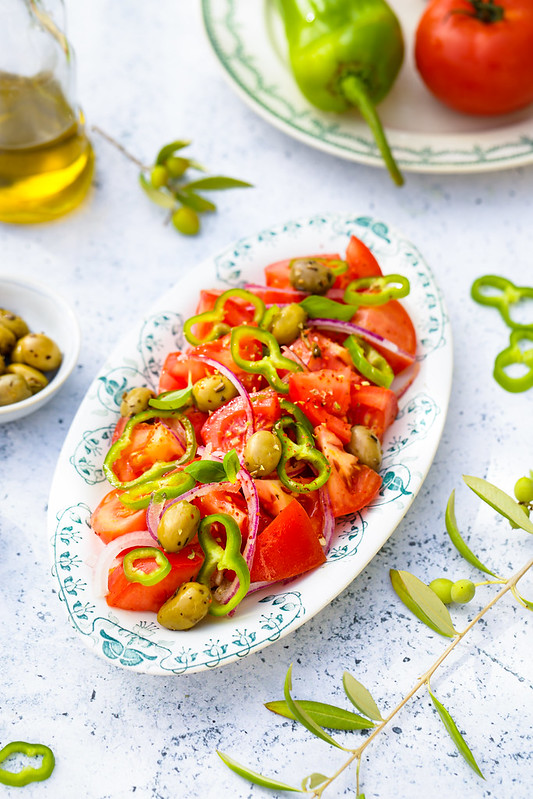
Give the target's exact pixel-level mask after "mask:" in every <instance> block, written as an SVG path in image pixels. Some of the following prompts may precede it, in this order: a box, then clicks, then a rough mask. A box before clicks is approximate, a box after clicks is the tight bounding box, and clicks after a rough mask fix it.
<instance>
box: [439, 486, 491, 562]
mask: <svg viewBox="0 0 533 799" xmlns="http://www.w3.org/2000/svg"><path fill="white" fill-rule="evenodd" d="M444 520H445V523H446V530H447V531H448V535H449V536H450V539H451V542H452V544H453V545H454V547H455V548H456V549H457V550H458V551H459V552H460V554H461V555H462V556H463V558H464V559H465V560H467V561H468V562H469V563H471V564H472V566H475V567H476V569H479V570H480V571H482V572H485V574H491V575H492V576H493V577H498V575H497V574H495V573H494V572H493V571H491V570H490V569H489V568H488V567H487V566H484V565H483V563H481V561H480V560H479V558H478V557H476V555H474V553H473V552H472V550H471V549H470V548H469V547H468V546H467V545H466V543H465V542H464V541H463V539H462V537H461V533H460V532H459V527H458V526H457V520H456V518H455V490H454V491H452V493H451V494H450V498H449V500H448V504H447V506H446V514H445V517H444Z"/></svg>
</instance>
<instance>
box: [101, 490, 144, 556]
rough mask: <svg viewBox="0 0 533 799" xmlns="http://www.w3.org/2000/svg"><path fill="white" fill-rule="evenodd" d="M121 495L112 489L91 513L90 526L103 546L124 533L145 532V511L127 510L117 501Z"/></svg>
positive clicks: (120, 492) (118, 491)
mask: <svg viewBox="0 0 533 799" xmlns="http://www.w3.org/2000/svg"><path fill="white" fill-rule="evenodd" d="M122 493H123V492H122V491H120V489H118V488H114V489H113V491H110V492H109V493H108V494H106V495H105V497H104V498H103V499H101V500H100V502H99V503H98V505H97V506H96V508H95V509H94V511H93V513H92V516H91V520H90V525H91V527H92V529H93V530H94V532H95V533H96V535H98V536H100V538H101V539H102V541H103V542H104V544H109V542H110V541H113V540H114V539H115V538H118V537H119V536H121V535H125V533H136V532H137V531H138V530H146V510H133V509H132V508H127V507H126V506H125V505H123V504H122V502H121V501H120V499H119V497H120V495H121V494H122Z"/></svg>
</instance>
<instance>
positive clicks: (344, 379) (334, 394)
mask: <svg viewBox="0 0 533 799" xmlns="http://www.w3.org/2000/svg"><path fill="white" fill-rule="evenodd" d="M350 383H351V379H350V372H349V370H345V372H342V371H340V372H335V371H333V370H332V369H321V370H319V371H316V372H297V373H296V374H292V375H291V376H290V378H289V399H290V400H291V402H294V403H295V404H296V405H299V406H300V408H302V410H303V412H304V413H305V415H306V416H307V418H308V419H309V421H310V422H311V424H312V425H313V427H317V426H318V425H319V424H322V423H325V424H326V425H327V426H328V427H329V429H330V430H332V431H333V432H334V433H335V434H336V435H338V436H339V438H340V439H341V440H342V441H343V442H344V443H347V442H348V441H349V440H350V435H351V431H350V425H349V424H348V420H347V418H346V417H347V413H348V411H349V409H350V403H351V393H350Z"/></svg>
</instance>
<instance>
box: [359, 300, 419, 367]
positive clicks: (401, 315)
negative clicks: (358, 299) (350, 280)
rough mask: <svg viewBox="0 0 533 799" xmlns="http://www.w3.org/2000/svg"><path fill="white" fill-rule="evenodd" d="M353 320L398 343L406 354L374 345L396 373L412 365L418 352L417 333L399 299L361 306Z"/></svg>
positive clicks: (372, 331)
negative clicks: (372, 305) (382, 303)
mask: <svg viewBox="0 0 533 799" xmlns="http://www.w3.org/2000/svg"><path fill="white" fill-rule="evenodd" d="M352 322H353V323H354V324H356V325H359V326H360V327H364V328H366V330H370V332H371V333H377V334H378V335H379V336H383V338H386V339H388V340H389V341H392V342H394V344H397V345H398V347H400V349H402V350H404V352H405V355H402V354H400V353H394V352H390V350H387V349H385V348H384V347H380V346H379V345H378V344H373V345H372V346H373V347H374V348H375V349H376V350H378V351H379V352H380V353H381V354H382V355H383V357H384V358H386V360H387V361H388V363H389V364H390V366H391V368H392V370H393V372H394V374H398V373H399V372H403V370H404V369H406V368H407V367H408V366H410V365H411V364H412V363H413V361H414V359H415V353H416V333H415V329H414V327H413V323H412V322H411V317H410V316H409V314H408V313H407V311H406V310H405V308H404V307H403V305H401V304H400V303H399V302H398V301H397V300H390V301H389V302H386V303H385V304H384V305H375V306H374V307H370V306H366V307H364V308H359V310H358V311H357V313H356V314H355V316H353V317H352Z"/></svg>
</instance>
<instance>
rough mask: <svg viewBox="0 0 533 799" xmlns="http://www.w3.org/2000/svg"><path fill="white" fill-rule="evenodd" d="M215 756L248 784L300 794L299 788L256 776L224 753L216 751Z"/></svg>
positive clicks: (255, 773) (255, 772) (260, 775)
mask: <svg viewBox="0 0 533 799" xmlns="http://www.w3.org/2000/svg"><path fill="white" fill-rule="evenodd" d="M217 755H218V756H219V757H220V759H221V760H222V762H223V763H225V764H226V766H227V767H228V768H229V769H231V770H232V771H234V772H235V774H238V775H239V776H240V777H244V778H245V779H247V780H250V782H253V783H254V784H255V785H262V786H263V787H264V788H272V789H273V790H275V791H293V792H294V793H302V791H301V789H300V788H293V786H292V785H286V784H285V783H284V782H279V781H278V780H273V779H271V778H270V777H264V776H263V775H262V774H258V773H257V771H252V770H251V769H248V768H246V766H242V765H241V764H240V763H237V761H236V760H233V758H232V757H229V755H225V754H224V752H220V751H219V750H218V749H217Z"/></svg>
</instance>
